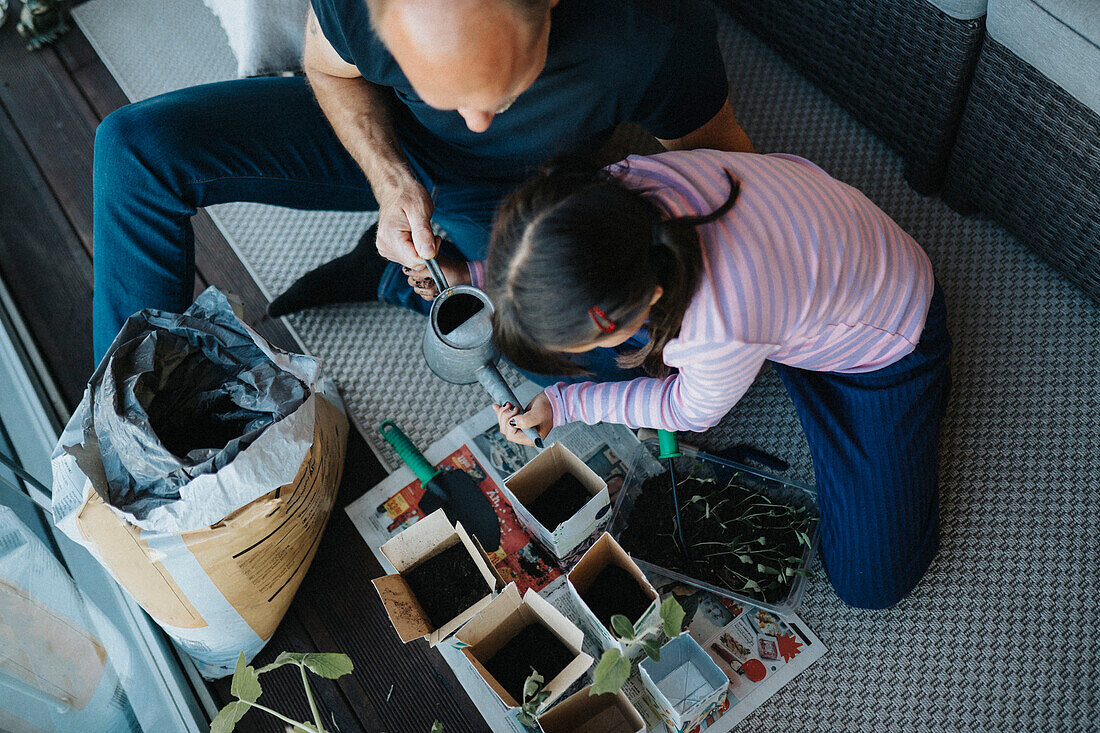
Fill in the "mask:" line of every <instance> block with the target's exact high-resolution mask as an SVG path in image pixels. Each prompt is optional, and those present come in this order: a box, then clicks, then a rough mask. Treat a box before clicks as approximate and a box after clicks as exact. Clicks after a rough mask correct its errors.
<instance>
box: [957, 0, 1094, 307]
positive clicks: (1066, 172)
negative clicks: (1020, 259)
mask: <svg viewBox="0 0 1100 733" xmlns="http://www.w3.org/2000/svg"><path fill="white" fill-rule="evenodd" d="M987 28H988V32H987V34H986V37H985V41H984V42H983V44H982V50H981V54H980V56H979V59H978V64H977V70H976V72H975V74H974V81H973V84H972V86H971V90H970V94H969V96H968V98H967V103H966V111H965V113H964V115H963V118H962V122H961V124H960V127H959V134H958V138H957V141H956V143H955V146H954V148H953V150H952V153H951V159H950V165H949V167H948V173H947V182H946V186H945V189H944V199H945V200H947V202H948V203H949V204H951V205H952V206H953V207H954V208H956V209H958V210H960V211H963V212H970V211H974V210H980V211H982V212H984V213H987V214H989V215H990V216H992V217H993V218H995V219H997V221H999V222H1000V223H1001V224H1002V225H1003V226H1004V227H1005V228H1006V229H1009V230H1010V231H1012V232H1013V233H1014V234H1015V235H1016V236H1017V237H1019V238H1020V239H1021V240H1022V241H1024V242H1026V243H1027V244H1028V245H1029V246H1030V247H1031V248H1032V249H1034V250H1035V251H1037V252H1038V253H1039V254H1040V255H1042V256H1043V257H1044V258H1045V259H1046V260H1047V261H1048V262H1049V263H1050V264H1052V265H1053V266H1054V267H1056V268H1058V269H1059V270H1061V271H1062V273H1064V274H1065V276H1066V277H1067V278H1068V279H1069V280H1071V281H1072V282H1074V283H1075V284H1076V285H1078V286H1079V287H1081V288H1082V289H1084V290H1085V292H1087V293H1089V295H1091V296H1092V297H1093V298H1094V299H1096V300H1098V301H1100V0H989V15H988V19H987Z"/></svg>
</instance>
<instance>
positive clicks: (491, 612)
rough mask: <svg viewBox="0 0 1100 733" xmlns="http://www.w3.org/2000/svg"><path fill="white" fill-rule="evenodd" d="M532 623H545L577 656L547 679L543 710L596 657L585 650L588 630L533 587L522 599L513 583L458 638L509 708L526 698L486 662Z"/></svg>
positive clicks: (536, 667)
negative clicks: (505, 683)
mask: <svg viewBox="0 0 1100 733" xmlns="http://www.w3.org/2000/svg"><path fill="white" fill-rule="evenodd" d="M530 624H542V625H543V626H544V627H546V628H547V629H549V630H550V632H551V633H552V634H554V636H556V637H557V638H558V640H559V641H561V643H562V644H564V645H565V647H566V648H567V649H568V650H569V651H570V652H571V653H572V654H573V655H574V658H573V661H572V662H570V663H569V664H568V665H566V667H565V669H563V670H562V671H561V672H559V673H558V674H557V676H555V677H553V678H552V679H549V680H547V681H546V684H545V686H544V687H543V688H542V689H543V691H544V692H548V693H549V696H548V697H547V698H546V700H545V701H543V703H542V705H541V706H540V709H541V710H545V709H546V708H548V707H549V706H550V705H552V704H553V703H554V701H555V700H557V699H558V698H559V697H560V696H561V694H562V693H563V692H565V690H566V689H568V688H569V686H570V685H572V684H573V683H574V682H576V681H577V680H578V679H580V677H581V675H583V674H584V673H585V671H586V670H587V669H588V668H589V667H590V666H592V657H590V656H588V655H587V654H585V653H584V652H582V651H581V644H582V643H583V642H584V633H583V632H582V631H581V630H580V629H579V628H577V627H576V626H575V625H574V624H573V623H572V622H570V621H569V619H567V618H566V617H565V616H564V615H562V613H561V611H559V610H558V609H556V608H554V607H553V606H551V605H550V603H549V602H548V601H546V600H545V599H543V598H542V597H541V596H540V595H539V594H538V593H536V592H535V591H533V590H531V589H528V590H527V593H525V594H524V595H523V597H522V598H520V595H519V589H518V588H516V585H515V583H509V584H508V586H507V587H506V588H505V589H504V591H503V592H501V594H500V595H498V596H497V597H496V598H494V599H493V600H492V601H491V602H490V603H489V605H487V606H486V607H485V608H483V609H482V610H481V611H480V612H479V613H478V614H477V615H476V616H474V617H473V618H472V619H470V621H469V623H467V624H466V625H465V626H464V627H463V628H462V630H461V631H460V632H458V634H456V635H455V639H457V640H458V641H459V642H460V643H461V644H462V645H464V646H463V647H462V653H463V654H464V655H465V656H466V659H468V660H469V662H470V664H471V665H473V668H474V670H475V671H477V673H478V674H479V675H481V677H482V679H484V680H485V682H486V684H488V685H489V687H490V688H491V689H492V690H493V692H495V693H496V695H497V697H499V698H500V700H501V702H503V703H504V705H505V707H507V708H518V707H520V705H521V704H522V700H516V699H515V698H514V697H512V695H511V693H509V692H508V691H507V690H505V689H504V687H503V686H502V685H501V684H500V683H499V682H498V681H497V680H496V678H494V677H493V675H492V673H490V672H489V670H487V669H486V668H485V662H487V661H489V660H490V659H492V658H493V655H495V654H496V653H497V652H498V651H500V649H501V648H502V647H504V645H505V644H507V643H508V642H509V641H511V640H512V639H513V638H514V637H515V636H516V634H518V633H519V632H520V631H522V630H523V629H525V628H527V626H529V625H530ZM531 666H532V667H534V668H535V669H538V660H537V659H532V660H531Z"/></svg>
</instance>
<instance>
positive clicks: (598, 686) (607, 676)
mask: <svg viewBox="0 0 1100 733" xmlns="http://www.w3.org/2000/svg"><path fill="white" fill-rule="evenodd" d="M629 678H630V660H629V659H627V658H626V657H624V656H623V655H622V652H620V651H619V650H618V649H608V650H607V651H606V652H604V653H603V656H601V657H600V661H599V663H598V664H597V665H596V669H594V670H593V671H592V687H591V689H589V691H588V694H589V695H602V694H603V693H605V692H611V693H616V692H618V691H619V690H621V689H622V688H623V685H625V684H626V681H627V679H629Z"/></svg>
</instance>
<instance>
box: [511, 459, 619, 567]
mask: <svg viewBox="0 0 1100 733" xmlns="http://www.w3.org/2000/svg"><path fill="white" fill-rule="evenodd" d="M504 496H505V497H506V498H507V499H508V501H509V503H510V504H511V505H512V508H513V509H514V510H515V512H516V518H517V519H518V520H519V522H520V524H521V525H522V526H523V528H524V529H525V530H527V532H528V533H529V534H531V535H532V536H533V537H535V539H537V540H538V541H539V542H540V543H542V544H543V545H544V546H545V547H546V548H547V549H548V550H550V552H551V553H553V555H554V557H556V558H557V559H558V560H559V561H560V562H562V563H563V564H566V565H568V564H569V560H570V559H571V557H570V553H572V552H573V551H574V550H576V549H577V548H578V547H579V546H580V545H581V543H583V542H584V541H585V540H587V539H588V538H589V537H591V536H592V535H593V534H595V533H596V532H598V531H599V530H600V528H601V527H602V526H603V525H604V524H605V523H606V522H607V520H608V518H609V517H610V509H611V500H610V498H609V494H608V491H607V484H606V483H604V480H603V479H601V478H600V477H599V475H598V474H596V472H595V471H593V470H592V469H591V468H589V467H588V466H586V465H585V464H584V461H582V460H581V459H580V458H578V457H577V456H576V455H574V454H573V453H572V452H570V451H569V449H567V448H566V447H565V446H564V445H562V444H561V443H554V444H553V445H551V446H550V447H549V448H547V449H546V450H544V451H543V452H542V453H540V454H539V455H538V456H536V457H535V458H533V459H532V460H531V461H530V462H528V463H527V465H525V466H524V467H523V468H521V469H520V470H518V471H516V472H515V473H514V474H512V475H511V476H510V477H509V478H508V479H507V480H506V481H505V482H504Z"/></svg>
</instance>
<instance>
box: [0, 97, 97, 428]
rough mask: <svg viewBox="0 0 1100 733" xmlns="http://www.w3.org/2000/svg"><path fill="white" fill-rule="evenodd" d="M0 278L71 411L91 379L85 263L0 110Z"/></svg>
mask: <svg viewBox="0 0 1100 733" xmlns="http://www.w3.org/2000/svg"><path fill="white" fill-rule="evenodd" d="M0 277H2V278H3V280H4V282H5V284H6V285H7V288H8V290H9V291H10V292H11V294H12V297H13V298H14V300H15V302H16V305H17V307H18V308H19V310H20V312H21V313H22V315H23V318H24V320H25V321H26V322H27V325H28V328H29V329H30V331H31V333H32V334H33V336H34V339H35V345H36V346H37V348H38V350H39V351H40V352H41V353H42V355H43V358H44V359H45V360H46V363H47V366H48V368H49V370H50V373H51V374H50V375H51V376H52V377H53V380H54V382H55V383H56V384H57V386H58V389H59V390H60V392H61V395H62V397H63V398H64V400H65V404H66V405H67V406H68V407H69V408H72V407H73V406H75V405H76V404H77V403H78V402H79V401H80V397H81V395H82V394H83V391H84V383H85V380H86V379H87V377H88V375H89V374H90V373H91V371H92V310H91V302H92V267H91V260H90V259H89V257H88V254H87V252H85V251H84V248H83V247H82V246H81V244H80V242H79V241H78V240H77V238H76V235H75V234H74V233H73V231H72V229H71V228H70V227H69V223H68V221H67V219H66V218H65V216H64V214H63V213H62V212H61V210H60V207H59V206H58V205H57V203H56V201H55V200H54V199H53V196H52V192H51V191H50V188H49V186H48V185H47V184H46V182H45V181H44V180H43V179H42V177H41V175H40V174H39V172H38V169H37V167H36V166H35V164H34V160H33V159H32V158H31V156H30V153H29V152H28V151H27V150H26V148H25V146H24V143H23V140H22V138H21V137H20V136H19V134H18V131H17V130H16V129H15V127H14V124H13V122H12V120H11V118H10V117H8V116H7V114H6V113H5V111H4V110H3V109H2V108H0Z"/></svg>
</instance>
